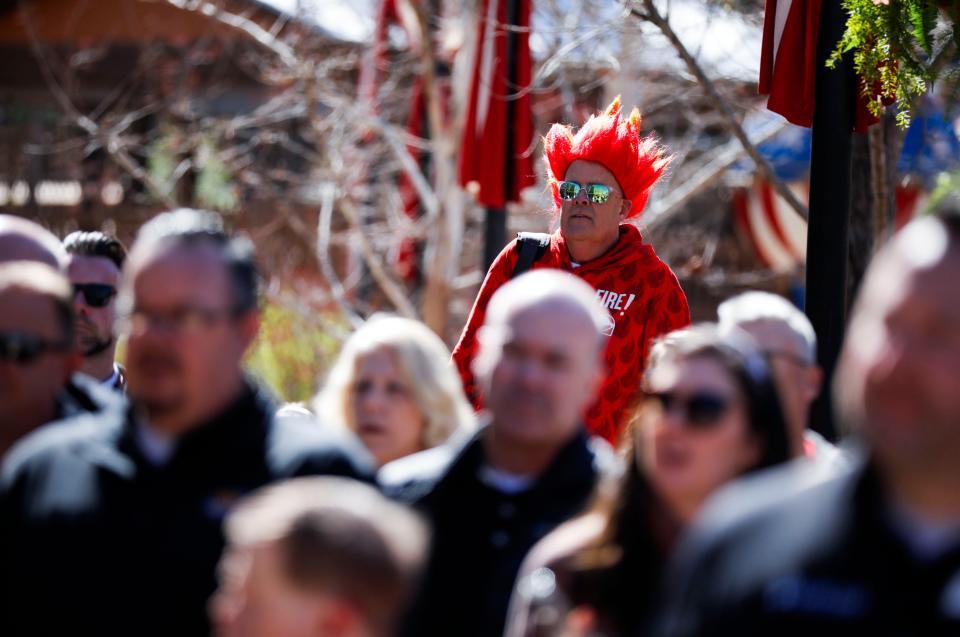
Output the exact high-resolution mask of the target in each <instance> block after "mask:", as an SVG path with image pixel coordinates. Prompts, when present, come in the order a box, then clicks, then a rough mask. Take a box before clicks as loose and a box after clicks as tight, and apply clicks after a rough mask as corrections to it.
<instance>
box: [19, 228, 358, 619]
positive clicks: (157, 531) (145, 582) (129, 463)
mask: <svg viewBox="0 0 960 637" xmlns="http://www.w3.org/2000/svg"><path fill="white" fill-rule="evenodd" d="M256 290H257V269H256V266H255V264H254V261H253V252H252V249H251V247H250V243H249V242H248V241H245V240H241V239H236V238H232V237H230V236H229V235H227V234H226V232H225V231H224V229H223V226H222V221H221V219H220V217H219V216H218V215H215V214H213V213H208V212H201V211H196V210H187V209H181V210H176V211H173V212H169V213H165V214H162V215H160V216H159V217H157V218H155V219H154V220H152V221H150V222H148V223H147V224H146V225H144V227H143V228H142V230H141V232H140V235H139V236H138V238H137V241H136V242H135V244H134V245H133V248H132V249H131V252H130V255H129V258H128V262H127V264H126V265H125V266H124V271H123V275H122V280H121V284H120V295H119V299H118V303H119V311H120V313H121V315H122V316H123V318H124V322H125V323H126V326H127V329H128V331H129V335H128V341H127V357H126V360H127V391H128V396H129V398H130V401H131V405H130V408H129V409H127V410H124V411H122V412H111V413H107V414H104V415H103V416H102V417H84V418H78V419H76V420H74V421H72V422H69V423H63V424H60V425H58V426H56V427H49V428H45V429H44V430H42V431H40V432H37V434H35V435H34V436H31V437H28V438H27V439H25V440H24V441H23V442H22V443H21V444H20V445H19V446H17V447H15V448H14V449H13V450H11V452H10V454H9V456H8V457H7V461H6V463H5V464H4V466H3V468H2V472H0V564H3V568H2V569H0V584H2V586H0V634H3V635H4V636H8V635H23V634H66V633H70V634H90V635H94V634H95V635H101V636H109V635H130V634H137V635H207V634H208V632H209V626H208V622H207V613H206V608H205V606H206V602H207V599H208V597H209V596H210V594H211V593H212V592H213V590H214V588H215V584H216V582H215V576H214V574H215V570H216V563H217V561H218V559H219V557H220V552H221V549H222V548H223V539H222V535H221V531H220V524H221V521H222V519H223V516H224V514H225V513H226V512H227V510H228V509H229V508H230V506H231V505H232V504H233V502H234V501H235V500H236V499H237V498H238V497H240V496H241V495H243V494H245V493H247V492H249V491H252V490H254V489H257V488H259V487H261V486H263V485H265V484H268V483H271V482H274V481H277V480H281V479H284V478H290V477H295V476H300V475H308V474H336V475H344V476H349V477H363V478H368V477H369V475H370V471H371V465H370V461H369V458H368V457H367V456H366V455H365V454H364V452H363V451H362V449H360V447H359V445H358V444H356V443H353V442H350V441H347V440H345V439H343V438H341V437H339V436H338V435H337V434H336V433H335V432H331V431H329V430H325V429H323V428H321V427H319V426H314V425H313V423H305V422H303V421H299V420H292V419H285V420H283V419H280V420H275V419H274V418H273V413H274V412H275V411H276V408H275V406H274V405H273V403H272V401H271V400H270V399H269V398H268V397H267V396H265V395H264V392H263V391H261V390H260V389H259V388H258V386H257V385H256V384H255V383H253V382H252V381H251V380H250V379H249V378H247V376H246V375H245V374H244V372H243V370H242V367H241V362H242V359H243V356H244V354H245V352H246V351H247V348H248V347H249V346H250V344H251V343H252V341H253V339H254V338H255V336H256V334H257V329H258V325H259V313H258V309H257V291H256ZM35 600H44V604H45V606H44V608H45V612H44V613H43V614H40V615H37V614H33V613H30V612H29V610H28V609H29V608H30V607H31V606H32V604H31V602H35Z"/></svg>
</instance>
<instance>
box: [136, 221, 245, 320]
mask: <svg viewBox="0 0 960 637" xmlns="http://www.w3.org/2000/svg"><path fill="white" fill-rule="evenodd" d="M157 244H162V245H171V246H176V247H188V246H190V247H193V246H211V247H213V248H215V249H216V250H217V251H218V252H219V253H220V256H221V257H222V258H223V261H224V264H225V265H226V267H227V271H228V273H229V275H230V283H231V288H232V290H231V291H232V296H233V308H232V309H233V311H234V312H236V313H237V314H244V313H246V312H249V311H251V310H255V309H257V306H258V305H259V299H260V285H261V283H260V272H259V270H258V268H257V263H256V259H255V258H254V250H253V243H251V241H250V239H248V238H247V237H246V236H234V237H231V236H230V235H229V234H227V231H226V230H225V229H224V225H223V218H222V217H221V216H220V215H219V214H217V213H215V212H209V211H207V210H194V209H192V208H178V209H176V210H171V211H169V212H164V213H162V214H160V215H157V216H156V217H154V218H153V219H151V220H150V221H148V222H147V223H145V224H143V227H141V228H140V231H139V232H138V233H137V239H136V241H135V242H134V244H133V248H132V249H131V253H136V252H140V251H142V250H144V249H145V248H147V247H152V246H155V245H157Z"/></svg>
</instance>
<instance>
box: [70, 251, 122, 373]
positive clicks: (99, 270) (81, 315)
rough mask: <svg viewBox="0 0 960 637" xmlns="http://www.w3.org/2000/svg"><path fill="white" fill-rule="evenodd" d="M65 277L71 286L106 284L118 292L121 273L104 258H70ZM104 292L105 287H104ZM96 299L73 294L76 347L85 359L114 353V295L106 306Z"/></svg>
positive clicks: (78, 292)
mask: <svg viewBox="0 0 960 637" xmlns="http://www.w3.org/2000/svg"><path fill="white" fill-rule="evenodd" d="M67 277H68V278H69V279H70V283H71V284H73V285H75V286H76V285H86V284H94V285H101V286H102V285H108V286H110V287H111V288H113V289H114V290H116V289H117V280H118V279H119V278H120V270H119V269H118V268H117V266H116V265H115V264H114V262H113V261H111V260H110V259H107V258H105V257H88V256H80V255H71V256H70V259H69V262H68V264H67ZM104 289H105V288H104ZM101 302H102V301H100V300H99V299H98V298H97V297H96V296H93V298H90V299H88V298H87V295H85V294H84V293H83V292H81V291H79V290H78V291H76V292H75V293H74V295H73V308H74V311H75V312H76V340H77V347H78V348H79V349H80V351H81V352H82V353H83V355H84V356H96V355H97V354H99V353H100V352H103V351H106V350H107V349H109V350H110V352H111V353H112V352H113V345H114V334H113V324H114V319H115V318H116V294H114V295H113V296H111V297H110V298H109V299H107V303H106V305H102V306H100V307H98V304H99V303H101Z"/></svg>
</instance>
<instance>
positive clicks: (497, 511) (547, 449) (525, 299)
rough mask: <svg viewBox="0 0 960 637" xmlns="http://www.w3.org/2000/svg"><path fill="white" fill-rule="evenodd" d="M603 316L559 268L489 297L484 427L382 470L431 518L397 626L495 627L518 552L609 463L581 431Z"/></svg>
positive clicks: (478, 632) (502, 615)
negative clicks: (418, 581) (406, 613)
mask: <svg viewBox="0 0 960 637" xmlns="http://www.w3.org/2000/svg"><path fill="white" fill-rule="evenodd" d="M610 320H611V319H610V316H609V314H608V313H607V312H606V310H604V309H603V307H601V305H600V303H598V302H597V300H596V298H595V292H594V290H593V289H592V288H591V287H590V285H589V284H588V283H586V282H584V281H583V280H581V279H579V278H577V277H575V276H573V275H572V274H567V273H566V272H561V271H559V270H553V269H543V270H537V271H535V272H528V273H527V274H524V275H522V276H520V277H517V278H516V279H514V280H512V281H510V282H508V283H506V284H505V285H504V286H503V287H501V288H500V289H499V290H497V292H496V294H494V295H493V298H492V299H491V301H490V305H489V309H488V310H487V313H486V319H485V323H484V325H483V327H482V328H481V330H480V332H479V334H478V338H479V339H480V350H479V352H478V355H477V357H476V359H475V362H474V370H475V371H476V373H477V377H478V379H480V382H481V383H482V385H483V388H484V393H485V394H486V396H487V405H488V407H489V409H490V422H489V424H488V425H487V426H485V427H483V428H482V429H481V430H480V431H479V432H478V433H477V434H476V435H475V436H473V437H472V439H470V440H466V441H464V440H462V439H461V440H457V441H455V442H452V443H448V444H446V445H443V446H440V447H435V448H433V449H430V450H428V451H424V452H421V453H418V454H414V455H412V456H407V457H406V458H402V459H400V460H397V461H394V462H392V463H390V464H388V465H386V466H384V467H383V468H382V469H381V471H380V479H381V484H382V485H383V487H384V489H385V491H386V492H387V493H388V494H390V495H391V496H393V497H396V498H398V499H400V500H402V501H404V502H407V503H409V504H413V505H414V506H416V507H417V508H418V509H420V510H421V511H423V512H424V513H425V514H426V516H427V517H428V518H429V520H430V522H431V523H432V524H433V531H434V534H433V538H434V543H433V546H432V547H431V552H430V557H429V559H428V562H427V568H426V573H425V576H424V582H423V586H422V590H421V591H420V592H419V595H418V598H417V601H416V602H415V604H414V609H413V611H412V613H411V617H410V619H409V622H408V625H407V626H406V632H405V634H407V635H410V636H411V637H433V636H436V637H449V636H451V635H456V636H457V637H471V636H477V637H486V636H489V635H501V634H503V628H504V623H505V620H506V614H507V605H508V603H509V600H510V594H511V592H512V590H513V583H514V579H515V578H516V575H517V571H518V570H519V569H520V563H521V562H522V560H523V558H524V556H525V555H526V553H527V551H528V550H529V549H530V547H532V546H533V545H534V544H535V543H536V542H537V541H538V540H539V539H540V538H542V537H543V536H544V535H546V534H547V533H549V532H550V530H552V529H553V528H554V527H555V526H557V525H558V524H560V523H561V522H564V521H565V520H567V519H569V518H570V517H572V516H573V515H575V514H576V513H578V512H579V511H580V510H581V509H582V507H583V505H584V504H585V502H586V500H587V497H588V496H589V495H590V494H591V493H592V492H593V487H594V485H595V483H596V481H597V480H598V478H599V476H600V474H601V472H602V470H603V469H604V468H605V467H607V466H609V464H612V462H611V461H612V456H613V454H612V453H610V450H609V447H608V446H607V445H606V443H604V442H603V441H602V440H599V439H590V438H589V437H588V435H587V433H586V431H585V430H584V427H583V417H584V414H585V413H586V410H587V408H588V406H589V405H590V403H591V402H593V400H594V398H595V397H596V392H597V388H598V387H600V384H601V383H602V382H603V378H604V370H603V348H604V346H605V345H606V340H607V338H606V335H605V334H606V327H607V325H608V324H609V322H610Z"/></svg>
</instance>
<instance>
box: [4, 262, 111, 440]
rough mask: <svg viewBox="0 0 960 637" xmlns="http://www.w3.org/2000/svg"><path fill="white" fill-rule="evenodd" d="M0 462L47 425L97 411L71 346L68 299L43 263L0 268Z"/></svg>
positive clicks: (62, 282)
mask: <svg viewBox="0 0 960 637" xmlns="http://www.w3.org/2000/svg"><path fill="white" fill-rule="evenodd" d="M0 307H2V308H3V311H2V312H0V457H2V456H3V455H4V454H5V453H6V451H7V449H9V448H10V446H12V445H13V443H14V442H16V441H17V440H18V439H19V438H21V437H22V436H24V435H25V434H27V433H29V432H30V431H32V430H34V429H36V428H37V427H39V426H41V425H43V424H44V423H48V422H50V421H52V420H57V419H60V418H65V417H68V416H71V415H74V414H77V413H80V412H84V411H97V410H99V409H100V408H101V407H102V406H103V405H102V400H101V399H100V396H99V395H97V396H94V395H92V394H91V393H90V391H89V389H90V385H92V383H90V382H88V381H87V380H86V378H85V377H82V378H81V377H80V376H75V375H74V372H75V371H76V370H77V369H79V367H80V363H81V361H82V358H81V355H80V353H79V352H78V351H77V350H76V348H75V347H74V345H73V295H72V291H71V288H70V284H69V282H68V281H67V279H66V277H64V275H63V274H61V273H60V272H59V271H58V270H55V269H53V268H52V267H51V266H49V265H47V264H46V263H38V262H31V261H15V262H11V263H0Z"/></svg>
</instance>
